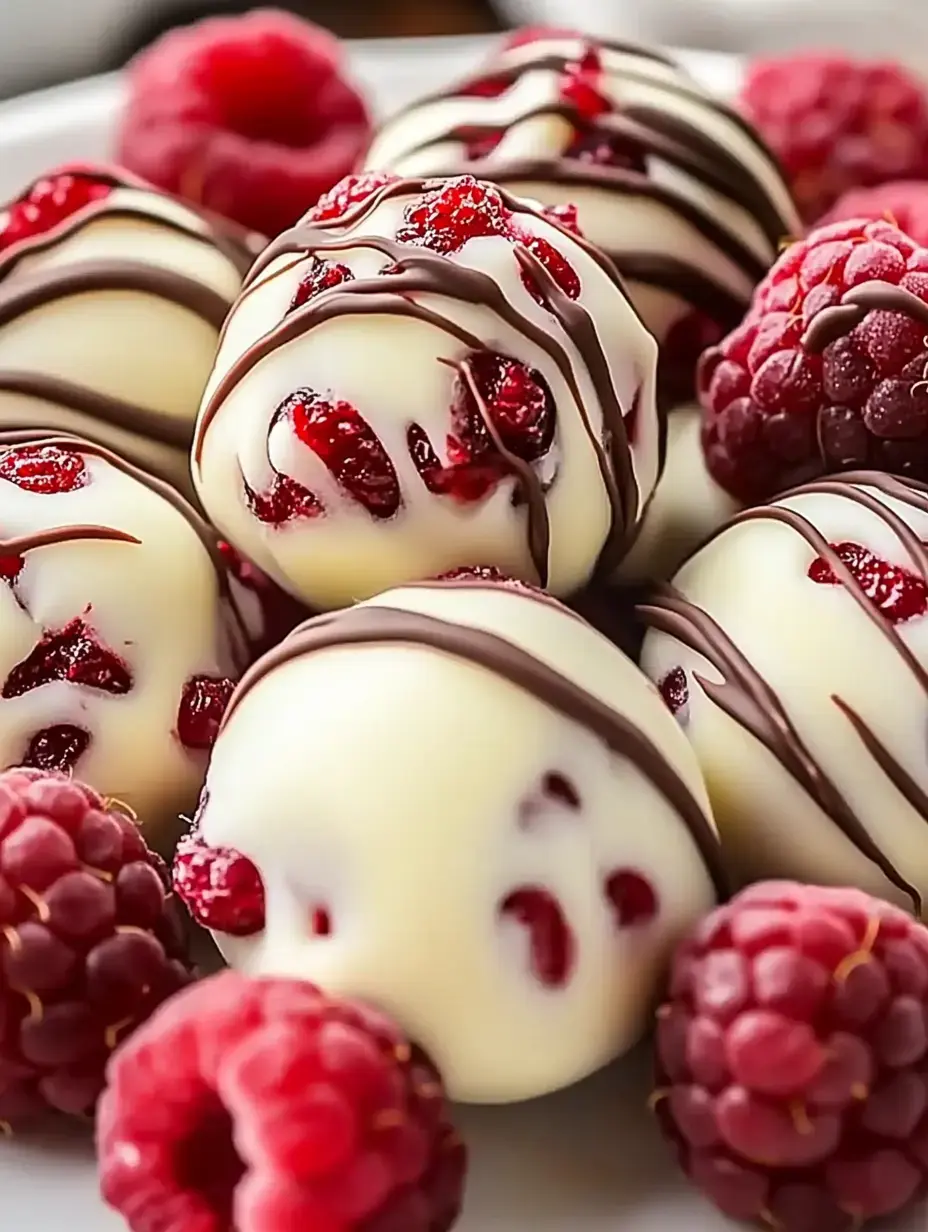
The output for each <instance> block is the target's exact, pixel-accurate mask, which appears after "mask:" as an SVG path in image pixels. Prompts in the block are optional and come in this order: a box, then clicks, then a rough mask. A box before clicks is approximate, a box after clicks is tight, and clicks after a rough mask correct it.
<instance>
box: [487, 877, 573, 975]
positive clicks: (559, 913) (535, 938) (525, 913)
mask: <svg viewBox="0 0 928 1232" xmlns="http://www.w3.org/2000/svg"><path fill="white" fill-rule="evenodd" d="M500 914H501V915H502V916H504V917H509V918H510V919H513V920H515V921H516V922H517V923H518V924H520V925H521V926H522V927H523V928H524V929H525V930H526V931H527V933H528V935H529V943H530V946H531V961H532V972H533V973H534V975H535V977H536V979H537V980H538V981H539V982H540V983H541V984H544V986H545V987H546V988H563V986H564V985H565V984H566V983H567V981H568V980H569V979H570V973H571V971H572V970H573V966H574V959H575V953H574V949H575V945H574V938H573V934H572V932H571V930H570V927H569V925H568V923H567V919H566V917H565V915H564V912H563V910H562V909H561V905H560V903H559V902H558V901H557V899H556V898H555V897H554V895H553V894H551V893H550V892H549V891H548V890H543V889H541V888H540V887H539V886H523V887H521V888H520V889H518V890H513V892H512V893H511V894H509V895H508V896H507V897H506V899H505V900H504V902H503V904H502V906H501V908H500Z"/></svg>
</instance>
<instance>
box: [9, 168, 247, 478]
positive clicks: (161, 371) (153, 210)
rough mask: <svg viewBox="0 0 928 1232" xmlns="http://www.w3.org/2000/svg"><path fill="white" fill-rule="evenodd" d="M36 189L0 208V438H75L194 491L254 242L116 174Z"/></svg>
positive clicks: (69, 178) (60, 179) (55, 179)
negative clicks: (199, 445) (201, 442)
mask: <svg viewBox="0 0 928 1232" xmlns="http://www.w3.org/2000/svg"><path fill="white" fill-rule="evenodd" d="M41 185H42V182H40V185H39V187H37V186H36V185H33V186H31V189H30V190H27V193H31V196H30V197H29V198H28V199H27V200H26V201H25V203H24V201H23V200H22V199H20V200H19V201H16V202H12V203H10V204H9V205H7V206H3V207H0V429H3V428H7V429H8V428H20V427H41V428H46V429H50V430H53V431H64V432H69V433H71V432H75V433H78V434H80V435H83V436H85V437H87V438H88V439H91V440H94V441H96V442H98V443H99V444H102V445H104V446H106V447H108V448H110V449H112V450H114V451H115V452H116V453H118V454H119V455H120V456H122V457H125V458H127V459H128V460H129V461H131V462H133V463H134V464H136V465H139V466H142V467H144V468H145V469H146V470H149V471H151V472H152V473H154V474H157V475H159V476H160V477H162V478H164V479H167V480H168V481H169V482H170V483H172V484H174V486H176V487H178V488H181V489H182V490H188V491H189V490H190V477H189V472H190V465H189V451H190V443H191V440H192V437H193V423H194V419H195V417H196V413H197V409H198V407H199V404H200V397H201V395H202V393H203V389H204V386H205V385H206V380H207V378H208V376H209V373H210V368H211V366H212V362H213V358H214V356H215V352H216V342H217V338H218V334H219V328H220V326H221V324H222V321H223V318H224V316H225V314H226V312H227V311H228V308H229V306H230V305H231V303H232V301H233V300H234V298H235V296H236V295H237V294H238V291H239V288H240V286H241V281H242V276H243V273H244V271H245V270H246V269H247V267H248V264H249V263H250V260H251V259H252V258H253V255H254V252H255V251H256V245H257V239H256V238H255V239H254V241H252V240H251V239H249V238H248V237H244V236H240V235H238V234H237V233H235V234H233V233H232V232H231V230H230V231H227V230H226V229H225V224H221V223H218V222H215V221H213V220H211V219H207V218H205V217H204V216H202V215H201V214H199V213H198V212H197V211H196V210H194V209H191V208H189V207H187V206H184V205H181V204H180V203H178V202H176V201H174V200H173V199H171V198H169V197H166V196H163V195H161V194H160V193H158V192H156V191H155V190H153V189H149V188H147V187H146V186H144V185H142V184H140V183H137V182H136V181H134V180H132V179H131V178H129V177H126V176H123V175H122V173H113V172H110V171H97V170H94V169H88V170H87V171H81V172H74V173H73V174H65V173H62V174H58V175H56V174H55V173H52V176H51V177H50V178H49V181H48V182H47V184H46V186H45V187H44V188H42V186H41ZM72 206H73V207H74V208H71V207H72ZM24 215H25V221H23V217H24ZM5 231H6V232H7V233H8V235H9V236H11V237H13V241H14V242H12V243H7V244H4V242H3V241H4V232H5ZM18 236H21V238H16V237H18Z"/></svg>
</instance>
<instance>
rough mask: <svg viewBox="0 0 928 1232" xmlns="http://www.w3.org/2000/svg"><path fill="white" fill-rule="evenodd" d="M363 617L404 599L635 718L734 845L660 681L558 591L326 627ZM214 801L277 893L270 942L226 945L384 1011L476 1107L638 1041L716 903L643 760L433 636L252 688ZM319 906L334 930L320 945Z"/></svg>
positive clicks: (320, 659)
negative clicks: (569, 947) (647, 899)
mask: <svg viewBox="0 0 928 1232" xmlns="http://www.w3.org/2000/svg"><path fill="white" fill-rule="evenodd" d="M365 609H367V611H368V614H369V615H370V616H371V617H372V618H373V619H374V621H375V622H376V621H377V619H379V618H382V616H383V614H384V609H387V614H391V613H390V609H392V615H393V616H396V615H397V614H398V613H413V614H415V615H414V617H413V621H414V623H415V621H416V620H419V619H420V618H421V617H422V616H425V617H432V618H434V619H436V620H438V621H440V622H442V626H450V627H451V628H452V630H457V632H458V633H459V634H460V632H461V631H462V630H463V631H464V635H465V636H466V635H467V633H468V631H473V630H477V631H483V632H484V633H490V634H493V635H495V636H496V637H497V638H500V639H503V640H504V643H505V645H507V646H510V647H516V648H518V649H521V650H522V651H523V652H527V653H528V655H530V656H532V658H533V660H535V661H538V662H540V663H541V664H543V665H548V666H549V667H550V668H553V669H555V671H556V672H557V673H559V674H560V675H561V676H562V677H563V678H565V679H566V680H567V681H568V682H570V685H571V686H572V687H574V688H576V689H578V690H580V691H583V692H584V695H585V696H588V697H590V698H591V699H599V701H600V702H601V703H604V704H605V706H606V707H607V708H608V709H609V711H610V712H611V713H613V714H615V715H619V716H625V717H626V718H627V719H628V721H629V722H630V724H631V725H633V727H634V728H635V729H637V731H638V732H640V733H642V734H643V735H644V736H645V737H646V738H648V739H649V740H650V741H651V742H652V744H653V746H655V747H656V749H657V750H659V755H658V757H659V761H660V764H661V765H662V766H664V767H666V768H667V769H668V770H669V771H672V772H675V774H676V775H677V776H679V779H680V780H682V782H683V783H684V784H685V790H687V789H688V792H689V798H690V800H691V801H692V805H693V808H694V809H695V812H696V815H697V817H698V818H699V820H700V824H701V826H702V827H704V829H705V836H706V838H707V839H708V842H709V845H710V848H711V847H712V846H713V844H714V830H712V823H711V821H710V820H709V812H708V806H707V804H706V799H705V792H704V788H703V785H702V782H701V779H700V776H699V772H698V770H697V768H696V764H695V760H694V759H693V757H692V754H691V751H690V749H689V748H688V747H687V744H686V741H685V739H684V738H683V737H682V736H681V734H680V732H679V731H678V730H677V728H676V725H675V724H674V723H673V721H672V719H671V718H670V716H669V714H668V713H667V711H666V709H665V708H664V707H663V704H662V703H661V701H660V698H659V697H658V695H657V693H656V692H655V691H654V690H653V689H652V687H651V686H650V685H649V684H648V682H647V681H646V680H645V679H644V677H643V676H642V675H641V673H640V672H639V671H638V670H637V668H636V667H635V666H634V665H633V664H632V662H631V661H630V660H628V659H627V658H625V657H624V656H623V655H622V654H621V653H620V652H619V651H617V650H616V649H615V648H614V647H613V646H611V645H610V644H609V643H608V642H607V641H606V640H605V639H604V638H602V637H600V636H599V635H598V634H597V633H595V632H594V631H593V630H592V629H591V628H590V627H589V626H588V625H586V624H585V623H584V622H582V621H581V620H579V618H577V617H575V616H573V615H572V614H571V613H570V612H568V611H567V610H566V609H564V608H562V607H561V606H560V605H559V604H555V603H553V602H552V601H550V600H547V599H545V598H544V597H543V596H535V595H526V594H525V593H524V592H520V591H514V590H512V589H504V588H500V587H498V586H494V585H488V584H477V585H475V584H473V583H469V584H460V583H454V584H448V583H445V584H441V583H439V584H430V585H420V586H412V587H406V588H402V589H399V590H394V591H391V592H389V593H388V594H385V595H381V596H379V597H378V598H376V599H373V600H370V601H368V602H367V603H365V604H363V605H361V606H360V607H358V608H355V609H354V611H353V612H348V613H344V614H341V615H339V616H336V617H334V618H323V619H328V620H332V619H334V621H335V627H336V628H337V627H338V622H339V621H342V620H345V619H347V620H348V621H349V622H350V621H351V620H352V618H355V619H356V618H357V616H358V614H359V613H363V611H364V610H365ZM378 613H380V617H378V615H377V614H378ZM319 623H320V622H319V621H317V622H314V624H316V625H318V624H319ZM304 628H305V629H310V630H311V629H312V628H313V625H312V624H311V625H309V626H304ZM293 636H294V637H295V638H296V639H299V637H300V633H299V632H298V633H297V634H295V635H293ZM286 648H287V643H284V646H283V647H282V651H286ZM593 704H594V705H595V702H594V703H593ZM551 771H555V772H558V773H559V774H561V775H563V776H564V777H565V778H566V779H567V780H568V781H569V782H570V783H572V784H573V785H574V786H575V788H576V791H577V794H578V796H579V804H578V807H577V808H576V809H572V808H568V807H566V806H565V805H564V804H563V803H562V802H559V801H558V800H556V799H551V798H549V797H546V796H545V795H544V794H543V793H542V781H543V779H544V776H545V775H546V773H548V772H551ZM203 800H204V807H203V808H202V813H201V816H200V833H201V837H202V839H203V840H204V841H205V842H206V843H209V844H212V845H214V846H216V847H227V848H229V847H230V848H234V849H237V850H238V851H240V852H242V853H243V854H245V855H246V856H248V857H249V858H250V859H251V861H252V862H253V863H254V864H255V866H256V867H257V868H258V869H259V871H260V873H261V875H262V878H263V881H264V885H265V893H266V900H267V912H266V928H265V930H264V932H262V933H260V934H258V935H256V936H254V937H250V938H232V937H228V936H219V937H217V941H218V943H219V945H220V948H221V949H222V951H223V953H224V955H225V956H226V958H227V959H228V960H229V961H230V963H231V964H232V965H233V966H235V967H238V968H241V969H244V970H247V971H248V972H250V973H253V974H260V975H265V974H273V975H288V976H297V977H303V978H307V979H310V980H313V981H314V982H317V983H319V984H320V985H322V986H323V987H324V988H327V989H331V990H332V991H334V992H337V993H341V994H346V995H351V996H358V997H363V998H366V999H368V1000H370V1001H372V1002H374V1003H377V1004H380V1005H381V1006H383V1007H384V1008H385V1009H387V1010H388V1011H389V1012H390V1013H391V1014H392V1015H393V1016H394V1017H396V1018H397V1019H398V1020H399V1021H400V1022H401V1023H402V1025H403V1027H404V1028H405V1029H406V1030H407V1031H409V1032H410V1033H411V1035H412V1036H413V1037H414V1038H416V1039H417V1040H419V1041H420V1042H421V1043H422V1044H423V1045H424V1046H425V1047H426V1048H427V1049H428V1050H429V1052H430V1053H431V1054H432V1055H433V1057H434V1058H435V1060H436V1062H437V1064H438V1066H439V1068H440V1070H441V1071H442V1073H443V1075H444V1077H445V1080H446V1082H447V1084H448V1087H449V1091H450V1093H451V1095H452V1097H454V1098H456V1099H462V1100H465V1101H473V1102H488V1103H503V1102H510V1101H515V1100H519V1099H525V1098H530V1097H532V1096H535V1095H540V1094H542V1093H543V1092H546V1091H550V1090H554V1089H556V1088H559V1087H562V1086H565V1085H568V1084H570V1083H572V1082H574V1081H576V1080H578V1079H580V1078H582V1077H584V1076H585V1075H586V1074H588V1073H590V1072H592V1071H593V1070H595V1069H597V1068H599V1067H600V1066H602V1065H604V1064H606V1063H607V1062H608V1061H610V1060H611V1059H612V1058H613V1057H615V1056H617V1055H618V1054H620V1053H622V1052H624V1051H625V1050H626V1049H627V1048H629V1047H630V1046H631V1045H632V1044H633V1043H634V1042H635V1041H636V1040H637V1039H638V1038H639V1037H640V1035H641V1034H642V1033H643V1032H644V1030H645V1029H646V1027H647V1023H648V1018H649V1013H650V1008H651V1002H652V997H653V996H654V995H655V993H656V991H657V987H658V982H659V980H660V979H661V977H662V975H663V970H664V964H665V961H666V959H667V957H668V955H669V951H670V949H671V947H672V946H673V944H674V943H675V941H676V940H677V939H678V938H679V936H680V934H681V933H682V932H683V931H684V930H685V929H687V928H688V927H689V926H690V925H691V924H692V923H693V921H694V920H695V919H697V918H698V917H699V916H700V915H701V914H702V913H703V912H704V911H706V910H707V909H708V908H709V907H710V906H711V904H712V902H713V899H714V894H713V887H712V881H711V879H710V875H709V872H708V871H707V865H706V863H704V861H703V858H702V856H701V854H700V850H699V848H698V846H697V843H696V841H695V840H694V837H693V835H692V833H691V831H690V830H689V829H688V828H687V825H686V824H685V823H684V822H683V820H682V818H681V815H680V814H679V813H678V812H676V811H675V810H674V808H672V807H671V806H670V804H669V803H668V800H667V798H666V797H665V796H664V795H663V794H662V793H661V791H659V790H658V789H657V788H656V787H655V785H654V783H653V782H652V780H651V779H649V778H648V777H646V775H645V773H644V772H643V771H642V770H641V769H640V768H639V766H638V765H637V764H636V763H635V761H634V759H632V758H626V757H622V756H619V755H617V754H615V753H613V752H611V751H610V749H609V748H608V747H607V745H606V744H605V743H604V741H603V740H602V739H600V738H599V737H598V736H597V735H595V734H594V733H593V731H592V730H591V729H590V728H588V727H586V726H584V725H581V723H580V722H578V721H573V720H571V719H569V718H567V717H565V715H564V714H563V713H562V712H560V711H558V710H556V709H554V708H553V707H552V706H550V705H548V704H545V703H543V702H541V701H540V700H539V699H538V697H537V695H536V694H534V693H532V692H531V691H529V690H528V689H525V688H523V687H521V686H519V685H517V684H515V683H513V682H512V678H511V677H508V676H506V675H504V674H497V673H496V672H494V671H493V670H491V669H490V668H488V667H487V666H485V664H484V663H478V662H475V661H474V660H468V659H467V658H466V657H459V656H458V655H457V654H455V653H454V652H451V653H446V652H444V651H443V650H439V649H436V648H429V646H428V645H426V644H425V643H424V642H422V641H418V642H417V641H416V635H415V634H412V635H411V636H410V637H409V639H408V640H406V638H405V637H404V639H403V640H402V641H400V642H394V643H389V642H385V641H380V640H378V638H377V637H375V638H374V639H373V640H372V641H371V642H370V643H369V644H364V645H351V646H349V645H344V644H342V645H334V646H329V647H327V648H318V647H317V648H316V649H313V650H309V651H308V652H305V653H300V652H299V651H297V652H296V653H295V654H294V655H293V656H292V657H286V659H285V661H283V662H280V661H278V663H277V665H276V666H273V667H272V668H271V669H270V670H269V671H268V672H267V673H266V674H264V675H263V676H261V677H260V678H258V679H257V680H256V681H254V682H252V683H250V684H249V682H248V680H246V682H245V687H244V690H243V693H242V694H241V696H240V700H239V701H238V702H237V703H236V702H235V701H233V704H232V709H231V712H230V717H229V719H228V721H227V723H226V726H225V727H224V729H223V731H222V732H221V734H220V736H219V739H218V741H217V743H216V746H215V749H214V753H213V756H212V760H211V762H210V768H209V774H208V778H207V783H206V787H205V793H204V798H203ZM530 801H531V802H533V804H534V810H533V811H532V813H531V814H529V813H528V812H527V809H526V806H527V804H528V802H530ZM619 869H626V870H627V869H631V870H636V871H638V872H640V873H641V874H643V875H644V876H645V877H646V878H647V879H648V881H649V882H650V884H651V885H652V886H653V888H654V889H655V891H656V893H657V896H658V899H659V903H660V909H659V913H658V914H657V915H656V916H655V917H653V918H652V919H651V920H649V921H648V922H647V923H640V924H638V925H631V926H627V927H624V928H621V927H619V926H618V924H617V922H616V919H615V917H614V916H613V914H612V913H611V911H610V908H609V905H608V902H607V901H606V899H605V896H604V893H603V886H604V883H605V879H606V878H607V877H608V876H609V875H610V873H611V872H614V871H616V870H619ZM523 886H533V887H542V888H544V889H547V890H548V891H549V892H550V893H551V894H553V895H554V896H555V898H556V899H557V901H558V902H559V903H560V905H561V908H562V910H563V912H564V913H565V915H566V918H567V920H568V921H569V928H570V930H571V932H572V934H573V937H574V940H575V946H576V950H575V961H574V964H573V969H572V971H571V973H570V975H569V977H568V979H567V981H566V983H564V984H563V985H561V986H557V987H546V986H544V985H543V984H542V983H541V982H540V981H539V979H538V978H537V977H536V975H535V974H534V973H533V972H532V970H531V965H530V961H529V955H528V945H527V938H526V933H525V931H524V929H523V928H521V927H520V926H519V925H518V924H517V923H515V922H514V921H513V920H511V919H508V918H503V917H501V916H500V906H501V904H502V902H503V901H504V900H505V898H506V897H507V895H509V894H510V893H511V892H512V891H513V890H515V889H517V888H519V887H523ZM318 907H324V908H325V909H326V910H327V911H328V913H329V915H330V917H331V922H332V926H331V933H330V935H328V936H321V937H320V936H313V935H311V930H310V919H311V916H312V913H313V910H314V908H318Z"/></svg>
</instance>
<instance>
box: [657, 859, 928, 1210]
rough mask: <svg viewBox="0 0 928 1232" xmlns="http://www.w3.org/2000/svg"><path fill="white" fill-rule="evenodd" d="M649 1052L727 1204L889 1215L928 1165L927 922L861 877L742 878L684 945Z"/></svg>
mask: <svg viewBox="0 0 928 1232" xmlns="http://www.w3.org/2000/svg"><path fill="white" fill-rule="evenodd" d="M657 1058H658V1061H657V1069H658V1073H657V1089H656V1091H655V1096H654V1105H655V1108H656V1111H657V1113H658V1116H659V1120H660V1123H661V1125H662V1127H663V1128H664V1130H665V1132H666V1133H667V1134H668V1136H669V1137H670V1139H671V1141H672V1142H673V1144H674V1145H675V1147H676V1149H677V1152H678V1156H679V1159H680V1162H681V1164H682V1166H683V1168H684V1170H685V1171H686V1172H687V1174H688V1175H689V1177H690V1179H691V1180H692V1181H693V1182H694V1183H695V1184H696V1185H697V1186H698V1187H699V1188H700V1189H701V1190H702V1191H703V1192H704V1193H705V1194H706V1196H707V1197H709V1198H710V1199H711V1200H712V1201H713V1202H714V1203H715V1204H716V1205H717V1206H718V1207H719V1208H720V1209H721V1210H723V1211H724V1212H725V1213H726V1214H727V1215H729V1216H731V1217H732V1218H734V1219H747V1220H756V1221H758V1222H760V1223H763V1224H764V1225H765V1226H766V1227H768V1228H770V1229H776V1230H777V1232H853V1230H856V1229H858V1228H859V1227H860V1225H861V1223H862V1222H863V1221H865V1220H869V1219H871V1218H877V1217H880V1216H884V1215H893V1214H895V1213H897V1212H898V1211H900V1210H901V1209H902V1208H903V1207H905V1206H906V1205H907V1204H908V1203H909V1202H910V1201H911V1200H912V1199H913V1198H914V1197H915V1196H916V1195H917V1194H918V1193H919V1192H920V1191H921V1190H922V1189H923V1188H924V1185H925V1181H926V1179H928V931H926V929H925V928H924V927H923V926H922V925H920V924H918V923H917V922H916V921H914V920H913V919H912V918H911V917H910V916H908V915H907V914H906V913H905V912H903V911H901V910H899V909H898V908H895V907H891V906H889V905H888V904H887V903H884V902H881V901H880V900H878V899H874V898H871V897H870V896H869V895H867V894H864V893H862V892H860V891H857V890H848V889H822V888H819V887H816V886H801V885H797V884H794V883H791V882H767V883H762V884H759V885H756V886H754V887H752V888H750V889H748V890H745V891H744V892H742V893H741V894H740V895H739V896H738V897H737V898H735V899H733V900H732V902H730V903H729V904H728V905H726V906H724V907H721V908H719V909H718V910H717V911H715V912H713V913H712V914H711V915H709V916H708V917H707V918H706V919H705V920H704V921H703V922H702V924H701V925H700V926H699V927H698V928H697V929H696V931H695V932H694V933H693V935H692V936H691V938H690V939H689V940H688V941H686V942H685V943H684V944H683V946H682V947H681V948H680V950H679V951H678V953H677V956H676V959H675V962H674V966H673V974H672V983H671V988H670V993H669V996H668V999H667V1001H666V1002H665V1003H664V1005H663V1006H662V1007H661V1009H660V1010H659V1011H658V1035H657Z"/></svg>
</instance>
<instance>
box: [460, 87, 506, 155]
mask: <svg viewBox="0 0 928 1232" xmlns="http://www.w3.org/2000/svg"><path fill="white" fill-rule="evenodd" d="M487 97H492V95H489V96H487ZM505 135H506V134H505V130H504V129H501V128H490V129H486V128H476V127H475V128H464V129H459V130H458V131H457V133H456V134H455V136H456V137H457V138H458V139H459V140H460V141H461V143H462V145H463V146H464V156H465V158H466V159H467V161H468V162H474V163H479V162H482V161H483V160H484V159H485V158H489V157H490V155H491V154H492V153H493V151H494V150H495V149H496V147H497V146H498V145H499V143H500V142H501V141H502V139H503V137H504V136H505Z"/></svg>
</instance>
